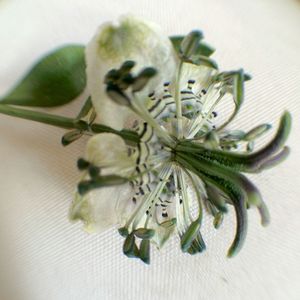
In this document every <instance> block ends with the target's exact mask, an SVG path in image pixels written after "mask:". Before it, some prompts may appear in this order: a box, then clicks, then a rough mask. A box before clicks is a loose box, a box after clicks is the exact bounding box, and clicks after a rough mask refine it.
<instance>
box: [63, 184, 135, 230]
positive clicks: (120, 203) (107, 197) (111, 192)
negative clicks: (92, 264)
mask: <svg viewBox="0 0 300 300" xmlns="http://www.w3.org/2000/svg"><path fill="white" fill-rule="evenodd" d="M131 193H132V191H131V188H130V186H129V185H128V184H125V185H122V186H117V187H106V188H103V189H102V188H101V189H96V190H93V191H91V192H90V193H88V194H87V195H85V196H80V195H79V194H78V193H76V195H75V199H74V201H73V203H72V205H71V207H70V213H69V218H70V220H71V221H79V220H80V221H82V222H83V224H84V229H85V230H86V231H87V232H89V233H93V232H102V231H104V230H106V229H108V228H109V227H111V226H113V225H115V224H118V223H122V222H123V218H125V216H124V214H123V213H124V212H125V210H126V203H127V200H128V199H130V196H131Z"/></svg>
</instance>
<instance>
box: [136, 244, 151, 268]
mask: <svg viewBox="0 0 300 300" xmlns="http://www.w3.org/2000/svg"><path fill="white" fill-rule="evenodd" d="M139 257H140V259H141V260H142V261H143V262H144V263H145V264H148V265H149V264H150V240H148V239H145V240H142V241H141V244H140V250H139Z"/></svg>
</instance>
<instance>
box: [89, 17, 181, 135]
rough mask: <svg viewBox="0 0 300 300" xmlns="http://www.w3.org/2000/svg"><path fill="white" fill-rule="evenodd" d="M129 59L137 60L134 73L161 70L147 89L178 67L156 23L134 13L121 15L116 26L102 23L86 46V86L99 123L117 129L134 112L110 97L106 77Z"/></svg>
mask: <svg viewBox="0 0 300 300" xmlns="http://www.w3.org/2000/svg"><path fill="white" fill-rule="evenodd" d="M126 60H133V61H135V62H136V67H135V68H134V72H138V71H139V70H141V69H143V68H145V67H149V66H151V67H154V68H156V69H157V70H158V72H159V73H158V75H157V76H155V77H154V78H153V79H152V80H151V82H150V84H149V85H148V87H147V88H148V89H147V90H146V92H149V91H152V90H153V89H156V88H157V86H160V85H161V86H162V84H161V83H162V81H170V80H171V79H172V78H173V76H174V74H175V68H176V55H175V51H174V49H173V46H172V44H171V42H170V40H169V38H168V37H167V36H164V35H163V34H162V33H161V31H160V29H159V28H158V27H157V26H156V25H154V24H152V23H148V22H144V21H142V20H139V19H138V18H135V17H132V16H125V17H123V18H121V19H120V20H119V24H117V25H115V24H112V23H106V24H104V25H102V26H101V27H100V28H99V30H98V32H97V33H96V35H95V36H94V38H93V39H92V40H91V42H90V43H89V44H88V45H87V47H86V63H87V81H88V82H87V85H88V89H89V91H90V93H91V96H92V101H93V104H94V107H95V109H96V112H97V113H98V116H99V119H100V122H101V123H103V124H105V125H108V126H111V127H113V128H115V129H121V128H123V127H124V126H126V125H127V124H128V119H130V118H132V117H133V116H134V115H133V113H132V112H131V111H129V109H128V108H126V107H121V106H118V105H116V104H115V103H113V102H112V101H110V100H109V99H108V97H107V95H106V92H105V86H104V77H105V75H106V73H107V72H108V71H109V70H111V69H113V68H119V67H120V65H121V64H122V63H123V62H124V61H126Z"/></svg>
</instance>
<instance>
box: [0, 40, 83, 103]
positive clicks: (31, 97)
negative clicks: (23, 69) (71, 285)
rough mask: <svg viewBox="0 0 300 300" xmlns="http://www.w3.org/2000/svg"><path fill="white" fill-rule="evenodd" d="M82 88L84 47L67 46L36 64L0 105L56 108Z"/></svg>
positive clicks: (78, 92)
mask: <svg viewBox="0 0 300 300" xmlns="http://www.w3.org/2000/svg"><path fill="white" fill-rule="evenodd" d="M85 86H86V75H85V61H84V47H83V46H81V45H68V46H64V47H62V48H59V49H57V50H54V51H53V52H51V53H50V54H48V55H46V56H45V57H43V58H42V59H41V60H39V61H38V62H37V63H36V64H35V65H34V66H33V68H32V69H31V70H30V71H29V72H28V73H27V75H25V77H24V78H23V79H22V80H21V81H20V82H19V83H18V84H17V86H16V87H15V88H13V90H12V91H11V92H9V94H8V95H7V96H5V97H4V98H3V99H2V100H0V103H2V104H14V105H21V106H38V107H51V106H59V105H63V104H66V103H68V102H70V101H72V100H74V99H75V98H76V97H77V96H78V95H79V94H81V93H82V91H83V90H84V88H85Z"/></svg>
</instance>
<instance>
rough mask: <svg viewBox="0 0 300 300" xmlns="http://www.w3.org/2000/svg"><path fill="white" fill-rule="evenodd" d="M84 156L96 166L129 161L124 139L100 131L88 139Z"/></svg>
mask: <svg viewBox="0 0 300 300" xmlns="http://www.w3.org/2000/svg"><path fill="white" fill-rule="evenodd" d="M86 158H87V160H88V161H89V162H91V163H93V164H94V165H96V166H99V167H101V166H103V165H108V164H114V165H115V164H122V162H124V161H127V162H128V161H129V160H130V158H129V157H128V156H127V146H126V144H125V142H124V140H123V139H122V138H121V137H120V136H118V135H115V134H112V133H100V134H97V135H95V136H93V137H92V138H90V139H89V141H88V143H87V147H86Z"/></svg>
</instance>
